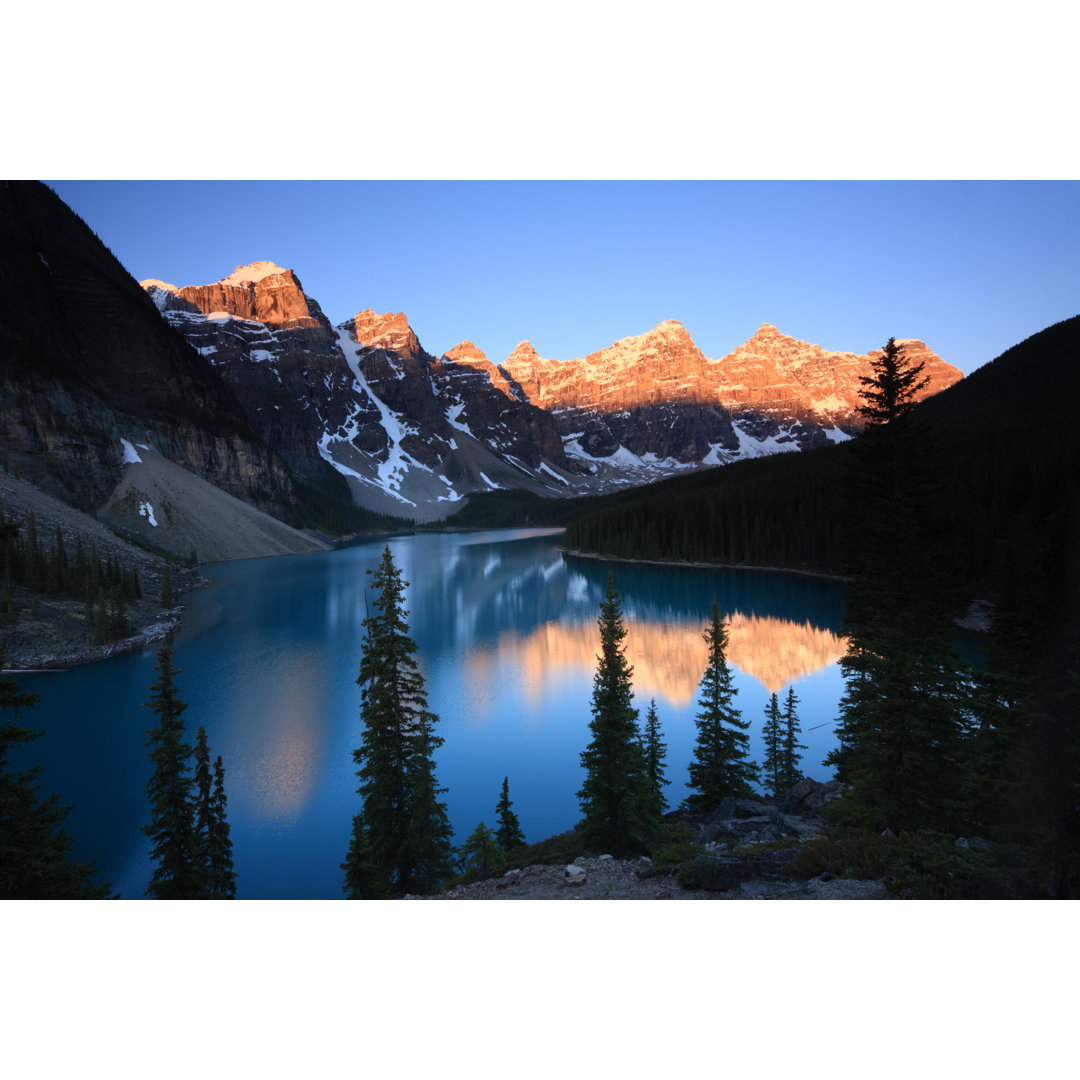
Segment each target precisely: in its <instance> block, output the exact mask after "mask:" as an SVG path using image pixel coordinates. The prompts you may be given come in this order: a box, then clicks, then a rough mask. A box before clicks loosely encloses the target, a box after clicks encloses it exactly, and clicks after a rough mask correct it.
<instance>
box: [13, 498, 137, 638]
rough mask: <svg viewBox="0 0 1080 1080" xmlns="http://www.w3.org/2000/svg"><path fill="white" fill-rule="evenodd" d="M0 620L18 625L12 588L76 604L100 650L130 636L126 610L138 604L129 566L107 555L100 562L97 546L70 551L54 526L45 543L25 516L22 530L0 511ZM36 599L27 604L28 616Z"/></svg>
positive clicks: (78, 541)
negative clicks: (83, 608)
mask: <svg viewBox="0 0 1080 1080" xmlns="http://www.w3.org/2000/svg"><path fill="white" fill-rule="evenodd" d="M0 573H2V574H3V579H2V588H3V592H2V595H0V620H2V621H3V623H4V624H6V625H8V626H14V625H15V624H16V623H17V622H18V619H19V615H20V612H19V605H18V603H17V602H16V592H15V590H16V587H17V586H21V587H22V588H24V589H26V590H27V592H29V593H30V594H31V597H32V598H36V597H37V596H48V597H55V598H58V599H65V600H80V601H82V602H83V603H84V604H85V605H86V624H87V632H88V636H89V638H90V641H91V643H92V644H95V645H102V644H105V643H106V642H109V641H115V640H117V639H118V638H123V637H127V636H128V635H129V634H131V633H132V625H131V621H130V619H129V618H128V616H127V605H128V604H131V603H132V602H134V601H136V600H140V599H141V598H142V595H143V592H142V584H141V582H140V581H139V571H138V568H137V567H136V566H135V564H134V563H131V564H129V565H127V566H124V565H122V564H121V563H120V560H119V559H116V558H115V557H114V556H113V555H112V553H111V552H109V553H107V554H106V556H105V558H104V559H103V558H102V557H101V554H100V553H99V551H98V549H97V544H96V543H91V545H90V549H89V550H87V548H86V546H85V544H84V543H83V540H82V537H81V536H77V537H76V539H75V546H74V550H69V547H68V544H67V542H66V541H65V539H64V534H63V530H62V529H61V527H60V526H59V525H57V527H56V531H55V533H54V534H53V535H52V537H51V538H50V539H49V541H48V542H46V541H45V540H44V539H43V538H42V537H41V536H40V534H39V531H38V527H37V520H36V517H35V515H34V513H33V511H31V512H30V514H29V515H28V517H27V519H26V521H25V522H24V523H22V524H20V523H18V522H14V521H9V520H7V519H6V518H5V517H4V514H3V511H2V510H0ZM35 605H36V599H32V601H31V613H33V610H34V606H35Z"/></svg>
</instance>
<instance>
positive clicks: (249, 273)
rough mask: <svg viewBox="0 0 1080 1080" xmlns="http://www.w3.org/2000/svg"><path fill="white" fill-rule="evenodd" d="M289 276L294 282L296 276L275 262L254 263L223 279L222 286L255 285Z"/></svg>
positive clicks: (239, 267) (237, 269) (239, 268)
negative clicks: (270, 278)
mask: <svg viewBox="0 0 1080 1080" xmlns="http://www.w3.org/2000/svg"><path fill="white" fill-rule="evenodd" d="M280 275H288V276H289V277H290V278H292V280H293V281H295V280H296V275H295V274H294V273H293V272H292V271H291V270H286V269H284V268H283V267H281V266H278V265H277V263H273V262H267V261H262V262H253V263H248V265H247V266H238V267H237V268H236V269H235V270H234V271H233V272H232V273H231V274H230V275H229V276H228V277H225V278H222V279H221V281H220V282H219V283H218V284H220V285H254V284H255V283H256V282H260V281H263V280H264V279H266V278H268V277H277V276H280Z"/></svg>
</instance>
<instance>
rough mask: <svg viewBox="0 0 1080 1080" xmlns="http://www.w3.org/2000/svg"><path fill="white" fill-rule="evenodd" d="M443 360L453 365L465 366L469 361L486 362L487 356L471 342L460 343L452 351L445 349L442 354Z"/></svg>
mask: <svg viewBox="0 0 1080 1080" xmlns="http://www.w3.org/2000/svg"><path fill="white" fill-rule="evenodd" d="M443 359H444V360H452V361H453V362H454V363H455V364H462V363H465V364H467V363H469V362H470V361H474V362H475V361H477V360H487V355H486V354H485V353H484V351H483V350H482V349H478V348H477V347H476V346H475V345H474V344H473V343H472V342H471V341H461V342H458V344H457V345H455V346H454V347H453V348H452V349H447V350H446V352H444V353H443Z"/></svg>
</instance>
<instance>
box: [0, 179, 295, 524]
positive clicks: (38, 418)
mask: <svg viewBox="0 0 1080 1080" xmlns="http://www.w3.org/2000/svg"><path fill="white" fill-rule="evenodd" d="M0 389H2V395H0V436H2V439H3V445H4V448H5V451H6V465H7V468H9V469H11V470H13V471H16V472H18V473H19V475H21V476H23V477H24V478H26V479H29V480H31V481H33V482H34V483H36V484H38V485H39V486H40V487H41V488H42V489H43V490H46V491H49V492H51V493H52V494H55V495H58V496H60V497H61V498H63V499H64V500H65V501H67V502H70V503H72V504H74V505H76V506H79V507H81V508H84V509H90V510H93V509H96V508H97V507H98V506H99V505H100V504H101V503H102V502H103V501H104V500H105V498H107V496H108V495H109V492H110V491H111V490H112V489H113V487H114V486H115V484H116V483H117V481H118V480H119V479H120V475H121V471H122V464H123V450H122V444H121V442H120V436H126V437H127V438H129V439H132V440H138V441H140V442H142V443H145V444H147V445H150V446H153V447H154V448H156V449H157V450H159V451H160V452H161V453H162V454H163V455H165V456H166V457H168V458H170V459H171V460H173V461H175V462H177V463H178V464H181V465H183V466H184V467H185V468H187V469H189V470H191V471H192V472H193V473H195V474H196V475H197V476H200V477H203V478H204V479H207V480H210V481H211V482H212V483H214V484H216V485H217V486H219V487H221V488H223V489H225V490H226V491H228V492H230V493H231V494H233V495H236V496H238V497H239V498H242V499H245V500H248V501H252V502H255V503H257V504H259V505H262V506H263V507H264V508H268V509H275V508H276V509H277V510H281V504H280V503H279V502H277V501H276V500H277V499H281V498H287V497H288V495H289V493H290V483H291V482H290V478H289V474H288V471H287V469H286V468H285V465H284V463H283V462H282V461H281V460H280V459H279V458H277V457H276V456H275V455H273V454H272V453H270V452H269V451H268V449H267V447H266V446H265V445H263V444H261V443H260V442H259V440H258V438H257V437H256V436H255V434H254V432H253V431H252V429H251V427H250V426H249V424H248V421H247V417H246V415H245V412H244V410H243V408H242V407H241V406H240V404H239V402H238V401H237V400H236V398H235V396H234V395H233V393H232V392H231V391H230V390H229V388H228V387H227V386H226V385H225V384H224V383H223V382H222V380H221V379H220V378H219V377H218V376H217V375H216V374H215V373H214V372H213V371H212V370H211V369H210V368H209V367H208V366H207V364H206V363H205V361H204V360H202V359H201V358H200V357H199V356H198V355H197V354H196V353H195V352H193V351H192V350H191V348H190V347H189V346H188V345H187V343H186V342H184V340H183V339H182V338H180V337H178V336H177V335H176V334H174V333H173V332H172V331H171V330H170V329H169V327H168V326H166V325H165V323H163V322H162V320H161V319H160V318H159V317H158V314H157V312H156V311H155V309H154V305H153V304H151V303H150V302H149V301H148V299H147V296H146V294H145V293H144V292H143V290H141V289H140V288H139V286H138V284H137V283H136V282H135V281H134V280H133V279H132V278H131V276H130V275H129V274H128V273H127V271H126V270H125V269H124V268H123V267H122V266H121V265H120V263H119V262H117V260H116V259H115V258H114V257H113V255H112V254H111V253H110V252H109V251H108V250H107V249H106V248H105V246H104V245H103V244H102V243H101V241H100V240H98V238H97V237H96V236H95V235H94V234H93V233H92V232H91V231H90V229H89V228H87V226H86V225H85V223H84V222H83V221H82V220H81V219H79V218H78V217H77V216H76V215H75V214H74V213H72V212H71V210H70V209H69V208H68V207H67V206H65V205H64V203H63V202H62V201H61V200H60V199H59V198H58V197H57V196H56V195H55V194H54V193H53V192H52V191H50V190H49V189H48V188H47V187H45V186H44V185H43V184H35V183H23V182H15V181H11V182H5V183H4V184H3V185H2V186H0Z"/></svg>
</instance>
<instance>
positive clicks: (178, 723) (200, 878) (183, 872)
mask: <svg viewBox="0 0 1080 1080" xmlns="http://www.w3.org/2000/svg"><path fill="white" fill-rule="evenodd" d="M154 670H155V671H156V672H157V673H158V677H157V681H156V682H155V683H154V684H153V686H152V687H151V688H150V689H151V692H152V696H151V699H150V701H148V702H146V703H145V704H146V707H147V708H149V709H152V710H153V712H154V714H155V715H156V716H157V718H158V726H157V727H155V728H152V729H151V730H150V731H149V733H148V734H149V736H150V741H149V742H148V743H147V744H146V745H147V746H148V747H150V760H151V762H152V763H153V765H154V772H153V774H152V775H151V777H150V780H149V781H148V782H147V785H146V794H147V795H148V796H149V799H150V824H149V825H145V826H143V832H144V833H145V834H146V835H147V836H148V837H150V840H151V847H150V858H151V860H152V861H153V862H155V863H157V866H156V868H155V869H154V873H153V875H152V876H151V878H150V884H149V885H148V886H147V888H146V895H147V896H148V897H150V899H154V900H194V899H198V898H199V897H200V896H201V895H202V894H203V892H204V886H205V875H204V873H203V864H202V859H201V857H200V856H201V852H200V850H199V844H198V842H197V837H196V832H195V800H194V798H193V792H192V787H193V784H194V779H193V777H192V775H191V764H190V763H191V758H192V748H191V744H190V743H187V742H185V741H184V721H183V719H182V714H183V712H184V710H185V709H186V708H187V705H186V704H185V703H184V702H183V701H181V700H180V698H179V697H178V696H177V691H176V684H175V682H174V680H175V678H176V676H177V675H178V674H180V672H179V671H176V670H174V669H173V666H172V648H171V647H170V646H169V644H168V643H167V642H166V644H164V645H162V647H161V648H160V649H159V650H158V654H157V664H156V666H155V668H154Z"/></svg>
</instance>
